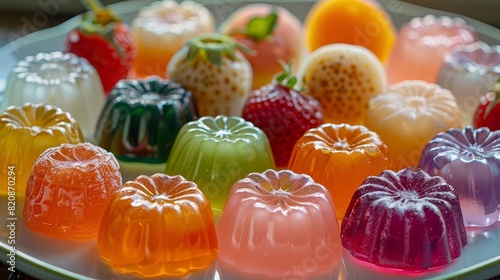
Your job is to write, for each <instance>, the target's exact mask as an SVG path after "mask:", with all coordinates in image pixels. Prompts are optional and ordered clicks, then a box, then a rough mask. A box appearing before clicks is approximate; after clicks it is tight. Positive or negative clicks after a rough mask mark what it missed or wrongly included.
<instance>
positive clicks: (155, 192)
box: [97, 173, 218, 277]
mask: <svg viewBox="0 0 500 280" xmlns="http://www.w3.org/2000/svg"><path fill="white" fill-rule="evenodd" d="M97 245H98V248H99V254H100V256H101V258H103V259H104V260H105V261H107V262H109V263H111V265H112V266H113V267H114V268H115V269H116V270H118V271H119V272H121V273H132V274H138V275H141V276H143V277H155V276H172V277H179V276H182V275H186V274H187V273H189V272H191V271H193V270H201V269H205V268H207V267H208V266H210V265H211V263H212V261H213V260H214V259H215V258H216V257H217V254H218V243H217V235H216V231H215V222H214V217H213V214H212V209H211V206H210V202H209V201H208V199H207V198H206V196H205V195H204V194H203V193H202V192H201V191H200V190H199V188H198V186H197V185H196V184H195V183H193V182H190V181H187V180H186V179H184V178H183V177H182V176H169V175H166V174H162V173H157V174H153V175H151V176H145V175H141V176H139V177H137V178H136V179H135V180H132V181H128V182H126V183H125V184H124V185H123V188H122V189H120V190H119V191H118V192H117V193H116V195H115V196H114V197H113V199H112V200H111V201H110V203H109V204H108V206H107V208H106V211H105V213H104V216H103V219H102V223H101V227H100V229H99V235H98V238H97Z"/></svg>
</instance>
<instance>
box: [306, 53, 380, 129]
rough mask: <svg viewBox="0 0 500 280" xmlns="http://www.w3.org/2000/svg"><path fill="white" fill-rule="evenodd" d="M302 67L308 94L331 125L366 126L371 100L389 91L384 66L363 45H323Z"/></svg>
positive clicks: (310, 55) (307, 58)
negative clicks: (316, 100) (318, 103)
mask: <svg viewBox="0 0 500 280" xmlns="http://www.w3.org/2000/svg"><path fill="white" fill-rule="evenodd" d="M302 66H303V67H302V69H301V70H300V71H299V72H300V73H301V76H302V77H303V78H302V79H303V83H304V85H303V86H304V87H305V91H304V94H307V95H311V96H312V97H314V98H316V99H318V100H319V102H320V103H321V107H322V108H323V112H324V117H325V119H324V121H325V122H327V123H337V124H339V123H347V124H350V125H357V124H364V122H365V118H366V114H367V111H368V101H369V100H370V99H371V98H372V97H374V96H376V95H378V94H380V93H383V92H385V91H386V88H387V77H386V74H385V70H384V67H383V66H382V63H381V62H380V60H379V59H378V58H377V57H376V56H375V55H374V54H373V53H372V52H370V51H369V50H368V49H366V48H364V47H361V46H355V45H348V44H331V45H326V46H323V47H321V48H319V49H317V50H315V51H314V52H312V53H311V54H309V56H308V57H306V60H305V61H304V64H303V65H302Z"/></svg>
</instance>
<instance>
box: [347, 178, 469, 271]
mask: <svg viewBox="0 0 500 280" xmlns="http://www.w3.org/2000/svg"><path fill="white" fill-rule="evenodd" d="M341 239H342V245H343V246H344V248H345V249H347V251H349V252H350V253H351V255H352V256H354V257H356V258H358V259H360V260H362V261H366V262H369V263H372V264H375V265H378V266H382V267H386V268H391V269H402V270H408V271H422V270H427V269H432V268H437V267H440V266H444V265H446V264H448V263H450V262H451V261H453V260H456V259H457V258H459V257H460V255H461V254H462V250H463V247H464V246H466V245H467V235H466V231H465V227H464V224H463V218H462V212H461V210H460V204H459V201H458V196H457V194H456V192H455V189H454V188H453V187H452V186H451V185H449V184H447V183H446V181H444V179H443V178H441V177H439V176H429V174H427V173H426V172H425V171H423V170H419V169H417V168H406V169H402V170H400V171H399V172H397V173H395V172H394V171H390V170H386V171H384V172H382V173H381V174H380V175H379V176H370V177H368V178H367V179H366V180H365V181H364V182H363V184H362V185H361V186H360V187H359V188H358V189H357V190H356V192H355V193H354V195H353V197H352V201H351V204H350V205H349V208H348V210H347V213H346V216H345V218H344V220H343V221H342V227H341Z"/></svg>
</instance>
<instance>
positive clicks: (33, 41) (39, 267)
mask: <svg viewBox="0 0 500 280" xmlns="http://www.w3.org/2000/svg"><path fill="white" fill-rule="evenodd" d="M152 2H153V0H136V1H126V2H123V3H119V4H115V5H113V9H114V10H115V11H116V12H117V13H118V14H120V15H121V16H122V18H123V20H124V21H125V22H126V23H131V22H132V20H133V19H134V17H135V16H136V14H137V12H138V10H139V9H140V8H141V7H143V6H147V5H149V4H151V3H152ZM199 2H201V3H203V4H204V5H206V6H207V8H209V9H210V10H211V11H212V12H213V14H214V16H215V19H216V21H217V23H220V22H221V21H223V20H224V19H225V18H226V17H227V16H228V15H229V14H230V13H231V12H232V11H234V10H236V9H237V8H239V7H241V6H243V5H245V4H249V3H251V2H255V1H250V0H239V1H229V0H227V1H226V0H213V1H212V0H200V1H199ZM264 2H265V1H264ZM269 2H271V3H274V4H278V5H281V6H283V7H285V8H287V9H289V10H290V11H291V12H292V13H294V14H295V15H296V16H297V17H298V18H299V19H303V18H304V17H305V15H306V13H307V11H308V10H309V8H310V7H311V5H312V4H313V3H314V2H315V1H314V0H305V1H304V0H302V1H296V0H287V1H284V0H274V1H269ZM379 2H380V3H381V4H382V6H383V7H384V8H385V9H386V10H387V11H388V12H389V13H390V15H391V16H392V20H393V22H394V24H395V25H396V26H397V27H398V26H401V25H402V24H403V23H405V22H408V21H409V20H410V19H411V18H413V17H423V16H425V15H428V14H433V15H436V16H441V15H449V16H455V15H453V14H450V13H446V12H442V11H437V10H431V9H426V8H422V7H419V6H415V5H412V4H409V3H405V2H400V1H397V0H379ZM462 18H463V17H462ZM464 20H465V21H466V22H467V23H468V24H470V25H472V26H473V27H474V28H475V29H476V30H477V32H478V33H479V35H480V40H481V41H483V42H485V43H487V44H491V45H498V44H500V31H499V30H498V29H497V28H494V27H491V26H488V25H486V24H483V23H481V22H478V21H476V20H472V19H468V18H464ZM78 21H79V17H76V18H73V19H71V20H69V21H67V22H66V23H64V24H61V25H59V26H57V27H54V28H50V29H47V30H43V31H40V32H36V33H33V34H29V35H27V36H25V37H22V38H20V39H18V40H16V41H13V42H11V43H10V44H8V45H6V46H4V47H2V48H0V61H1V64H0V92H2V91H3V89H4V87H5V83H6V77H7V76H8V74H9V71H10V69H11V68H12V67H13V66H14V65H15V63H16V61H18V60H19V59H22V58H24V57H25V56H27V55H32V54H35V53H39V52H53V51H59V50H61V49H62V46H63V43H64V38H65V36H66V34H67V33H68V32H70V31H71V30H72V29H73V28H75V27H76V26H77V24H78ZM0 102H1V94H0ZM123 175H124V177H126V176H127V174H123ZM2 184H6V182H5V183H2ZM4 187H6V186H4ZM8 205H9V206H12V204H11V203H8V201H7V197H5V196H0V207H1V208H2V209H0V261H2V262H8V261H9V260H10V258H11V255H12V254H13V253H12V252H11V246H12V245H15V269H16V270H20V271H22V272H24V273H27V274H29V275H31V276H34V277H37V278H40V279H117V280H118V279H127V280H128V279H141V278H140V277H138V276H135V275H122V274H118V273H116V272H114V271H113V269H112V268H111V267H110V266H109V265H108V264H106V263H104V262H103V261H101V260H100V258H99V254H98V250H97V244H96V240H95V239H90V240H62V239H53V238H49V237H45V236H42V235H39V234H37V233H35V232H32V231H31V230H30V229H28V228H27V227H26V226H25V225H24V222H23V218H22V209H23V201H21V200H18V201H15V213H13V214H14V215H11V214H10V213H9V211H8ZM8 225H15V230H14V231H13V230H11V228H12V227H8ZM12 232H15V234H14V235H12V234H13V233H12ZM9 237H11V238H9ZM467 238H468V243H469V244H468V245H467V246H466V247H465V249H464V251H463V252H462V255H461V257H460V258H459V259H457V260H456V261H454V262H452V263H450V264H449V265H447V266H444V267H441V268H437V269H433V270H429V271H423V272H418V273H408V272H402V271H397V270H387V269H380V268H377V267H375V266H373V265H370V264H366V263H364V262H360V261H358V260H356V259H354V258H353V257H352V256H351V255H350V254H349V253H348V252H346V251H345V250H344V251H343V254H342V255H343V258H342V262H341V264H340V265H339V271H340V272H339V277H338V279H402V278H405V279H487V278H491V277H494V276H496V275H499V274H500V222H497V223H495V224H493V225H491V226H489V227H485V228H467ZM13 241H15V244H13ZM331 249H333V250H342V248H331ZM309 261H310V260H309ZM309 261H307V262H306V260H304V262H303V263H302V265H299V269H302V271H304V272H305V273H304V274H302V277H296V276H294V277H295V278H294V277H291V278H287V277H286V276H285V275H284V277H283V279H299V278H300V279H306V278H307V271H308V269H313V268H314V266H313V265H314V263H311V262H309ZM334 272H336V271H334ZM332 275H334V276H331V277H329V278H328V279H336V278H337V273H333V274H332ZM224 278H226V279H235V278H234V277H229V276H226V275H225V274H224V272H222V271H220V270H219V268H218V266H217V263H216V262H214V263H213V264H212V266H211V267H209V268H208V269H206V270H204V271H199V272H193V273H191V274H189V275H187V276H185V277H183V278H182V279H224ZM326 278H327V276H325V278H323V279H326ZM152 279H159V278H152ZM161 279H165V278H161ZM167 279H172V278H167Z"/></svg>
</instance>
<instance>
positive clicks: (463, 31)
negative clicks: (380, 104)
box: [387, 15, 479, 84]
mask: <svg viewBox="0 0 500 280" xmlns="http://www.w3.org/2000/svg"><path fill="white" fill-rule="evenodd" d="M396 38H397V39H396V44H395V45H394V49H393V50H392V53H391V56H390V59H389V62H388V64H387V77H388V78H389V84H394V83H398V82H402V81H405V80H422V81H426V82H428V83H434V82H436V79H437V77H438V73H439V69H440V67H441V63H442V61H443V57H444V55H445V54H446V53H447V52H449V51H451V50H452V49H453V48H455V47H457V46H463V45H468V44H472V43H474V42H476V41H477V40H478V39H479V36H478V35H477V33H476V31H475V30H474V28H473V27H472V26H470V25H467V24H466V22H465V21H464V20H463V19H461V18H450V17H449V16H441V17H435V16H434V15H427V16H425V17H423V18H420V17H416V18H413V19H412V20H411V21H410V22H408V23H406V24H404V25H403V26H402V27H401V28H400V29H399V34H398V36H397V37H396ZM410 65H411V66H410Z"/></svg>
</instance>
